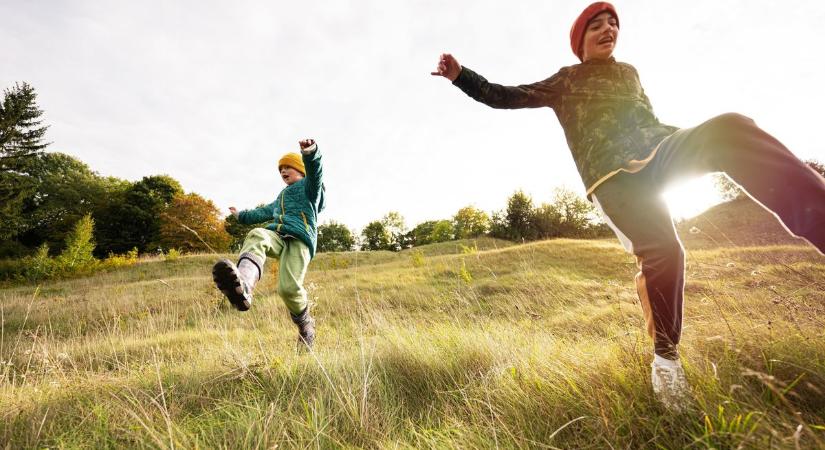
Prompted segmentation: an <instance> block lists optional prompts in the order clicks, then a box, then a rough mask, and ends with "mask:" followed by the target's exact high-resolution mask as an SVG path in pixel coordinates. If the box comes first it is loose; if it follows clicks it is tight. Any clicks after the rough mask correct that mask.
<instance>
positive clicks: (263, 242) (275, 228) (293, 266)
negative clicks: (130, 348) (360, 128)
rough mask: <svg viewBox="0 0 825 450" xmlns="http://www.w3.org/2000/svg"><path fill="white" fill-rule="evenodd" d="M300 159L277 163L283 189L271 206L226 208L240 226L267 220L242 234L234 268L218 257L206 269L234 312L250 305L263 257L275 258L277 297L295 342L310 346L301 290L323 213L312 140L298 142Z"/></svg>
mask: <svg viewBox="0 0 825 450" xmlns="http://www.w3.org/2000/svg"><path fill="white" fill-rule="evenodd" d="M299 145H300V147H301V155H298V154H297V153H287V154H286V155H284V156H283V157H282V158H281V159H280V161H278V170H279V171H280V173H281V178H282V179H283V180H284V182H285V183H286V185H287V186H286V187H285V188H284V189H283V190H281V193H280V194H278V197H277V198H276V199H275V201H274V202H272V203H270V204H269V205H266V206H262V207H260V208H255V209H252V210H246V211H240V212H238V211H237V210H236V209H235V208H234V207H231V208H229V210H230V211H231V212H232V214H234V215H235V216H236V217H237V218H238V222H240V223H242V224H255V223H261V222H269V221H273V220H274V222H273V223H270V224H269V225H267V227H266V228H255V229H254V230H252V231H250V232H249V234H247V235H246V239H244V243H243V247H242V248H241V255H240V257H239V258H238V265H237V266H236V265H235V264H233V263H232V262H231V261H229V260H228V259H221V260H220V261H218V262H217V263H215V266H214V267H213V268H212V279H213V280H214V281H215V284H216V285H217V287H218V289H220V291H221V292H223V294H224V295H226V297H227V298H228V299H229V302H230V303H232V306H234V307H235V308H237V309H238V310H239V311H246V310H248V309H249V307H250V306H252V290H253V288H254V287H255V283H256V282H257V281H258V280H260V279H261V275H262V274H263V267H264V262H265V261H266V257H267V256H269V257H272V258H276V259H278V260H280V267H279V272H278V275H279V277H278V278H279V279H278V294H279V295H280V296H281V298H282V299H283V301H284V303H285V304H286V307H287V309H289V312H290V315H291V316H292V322H293V323H295V325H297V326H298V335H299V337H298V343H299V344H301V343H303V344H305V345H306V346H307V347H312V343H313V342H314V341H315V320H314V319H313V318H312V317H311V316H310V314H309V306H308V303H307V293H306V290H305V289H304V287H303V282H304V276H305V275H306V272H307V266H308V265H309V261H310V260H311V259H312V257H313V256H314V255H315V246H316V243H317V241H318V229H317V227H316V223H317V221H318V213H319V212H321V210H323V209H324V185H323V176H322V174H323V171H322V169H321V152H320V151H319V150H318V145H317V144H316V143H315V141H313V140H312V139H306V140H303V141H300V142H299Z"/></svg>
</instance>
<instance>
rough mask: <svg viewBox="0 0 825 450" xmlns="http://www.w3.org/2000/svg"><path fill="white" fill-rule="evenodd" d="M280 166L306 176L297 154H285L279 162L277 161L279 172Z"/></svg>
mask: <svg viewBox="0 0 825 450" xmlns="http://www.w3.org/2000/svg"><path fill="white" fill-rule="evenodd" d="M281 166H289V167H292V168H293V169H295V170H297V171H298V172H301V175H304V176H306V174H307V171H306V169H305V168H304V160H303V159H301V155H299V154H297V153H287V154H286V155H284V156H282V157H281V159H280V160H278V169H279V170H280V168H281Z"/></svg>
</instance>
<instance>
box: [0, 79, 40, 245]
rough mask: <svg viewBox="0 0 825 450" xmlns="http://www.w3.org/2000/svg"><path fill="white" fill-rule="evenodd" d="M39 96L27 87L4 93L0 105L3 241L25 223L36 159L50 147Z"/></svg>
mask: <svg viewBox="0 0 825 450" xmlns="http://www.w3.org/2000/svg"><path fill="white" fill-rule="evenodd" d="M36 100H37V94H36V93H35V92H34V88H33V87H31V86H30V85H28V84H27V83H22V84H18V83H15V85H14V87H13V88H10V89H6V90H4V91H3V101H2V103H0V240H4V241H5V240H7V239H11V238H13V237H14V236H16V235H17V234H19V231H20V229H21V226H22V224H23V223H24V222H25V221H24V217H23V215H22V214H21V211H20V208H21V204H22V201H23V198H24V197H25V196H26V195H27V193H29V192H30V191H31V189H32V188H33V186H34V181H33V180H32V179H31V174H30V171H31V169H32V167H33V163H34V158H35V157H36V156H37V155H39V154H40V153H42V151H43V149H44V148H46V147H47V146H48V145H49V143H48V142H44V141H43V137H44V136H45V134H46V130H47V129H48V126H42V125H41V124H42V121H41V120H39V119H40V116H41V115H43V111H41V110H40V108H38V106H37V103H36Z"/></svg>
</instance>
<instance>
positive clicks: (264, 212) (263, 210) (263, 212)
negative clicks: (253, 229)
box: [229, 202, 275, 225]
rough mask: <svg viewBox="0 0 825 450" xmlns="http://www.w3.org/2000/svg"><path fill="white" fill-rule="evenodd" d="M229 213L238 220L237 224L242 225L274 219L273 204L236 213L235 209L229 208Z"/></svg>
mask: <svg viewBox="0 0 825 450" xmlns="http://www.w3.org/2000/svg"><path fill="white" fill-rule="evenodd" d="M229 211H230V212H231V213H232V214H234V215H235V216H236V217H237V218H238V222H239V223H242V224H244V225H253V224H256V223H261V222H268V221H270V220H272V219H274V218H275V215H274V211H275V202H272V203H270V204H268V205H265V206H259V207H257V208H255V209H246V210H243V211H238V210H237V209H235V207H234V206H233V207H230V208H229Z"/></svg>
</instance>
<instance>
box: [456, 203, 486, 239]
mask: <svg viewBox="0 0 825 450" xmlns="http://www.w3.org/2000/svg"><path fill="white" fill-rule="evenodd" d="M453 223H454V224H455V230H454V233H455V237H456V239H467V238H474V237H478V236H481V235H482V234H484V233H486V232H487V230H488V229H489V228H490V216H488V215H487V213H486V212H484V211H482V210H480V209H477V208H474V207H472V206H465V207H463V208H461V209H459V210H458V212H457V213H455V216H453Z"/></svg>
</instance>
